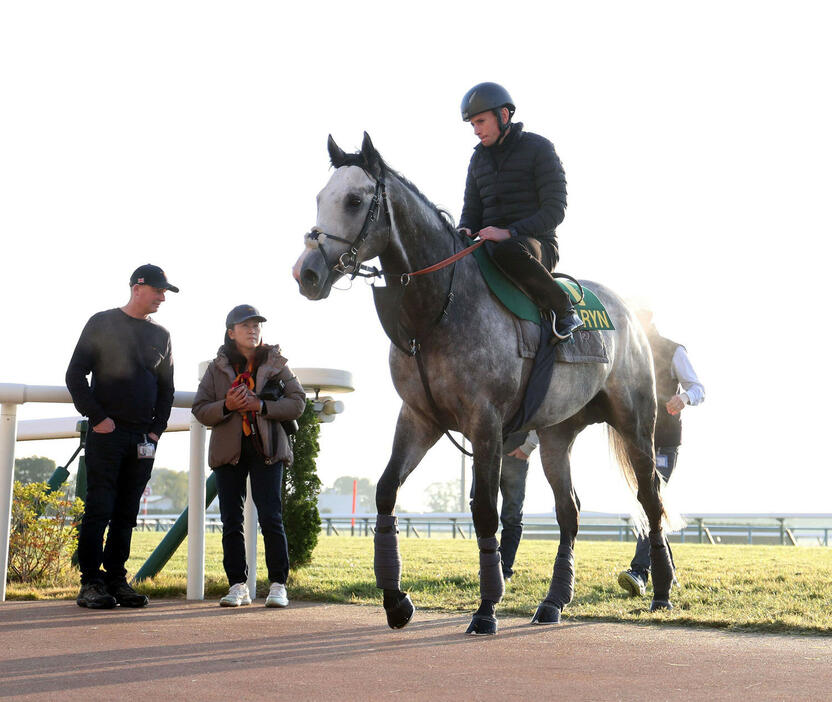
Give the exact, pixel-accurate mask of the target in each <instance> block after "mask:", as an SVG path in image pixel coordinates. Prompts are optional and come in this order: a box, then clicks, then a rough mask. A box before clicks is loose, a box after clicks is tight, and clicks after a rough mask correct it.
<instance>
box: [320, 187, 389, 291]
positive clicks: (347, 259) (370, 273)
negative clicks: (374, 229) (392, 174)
mask: <svg viewBox="0 0 832 702" xmlns="http://www.w3.org/2000/svg"><path fill="white" fill-rule="evenodd" d="M368 175H369V174H368ZM382 205H384V217H385V219H386V220H387V227H388V228H390V226H391V222H390V208H389V206H388V204H387V187H386V185H385V183H384V180H383V179H381V178H378V179H377V180H376V189H375V192H374V193H373V199H372V200H371V201H370V209H369V210H367V216H366V217H365V218H364V224H363V225H362V226H361V231H360V232H358V236H357V237H355V239H354V240H352V241H350V240H349V239H344V238H343V237H340V236H336V235H335V234H329V233H328V232H324V231H321V230H320V229H312V230H311V231H309V232H308V233H307V234H306V235H305V236H304V240H305V242H306V244H307V246H309V248H318V249H320V251H321V256H323V259H324V263H325V264H326V267H327V270H328V271H329V272H330V273H340V274H341V275H349V276H351V279H354V278H355V277H356V276H361V277H362V278H374V277H377V276H378V275H379V271H378V270H377V269H376V268H374V267H372V266H365V265H364V264H361V263H358V249H360V248H361V245H362V244H363V243H364V240H365V239H366V238H367V236H368V235H369V233H370V225H371V224H373V223H374V222H375V221H376V220H377V219H378V215H379V211H380V210H381V206H382ZM321 237H325V238H327V239H332V240H333V241H339V242H341V243H342V244H347V245H348V246H349V247H350V248H349V251H345V252H344V253H342V254H341V255H340V256H339V257H338V260H337V261H335V262H334V263H332V262H331V261H330V258H329V256H328V255H327V252H326V249H325V248H324V245H323V242H322V241H321ZM312 242H314V243H312Z"/></svg>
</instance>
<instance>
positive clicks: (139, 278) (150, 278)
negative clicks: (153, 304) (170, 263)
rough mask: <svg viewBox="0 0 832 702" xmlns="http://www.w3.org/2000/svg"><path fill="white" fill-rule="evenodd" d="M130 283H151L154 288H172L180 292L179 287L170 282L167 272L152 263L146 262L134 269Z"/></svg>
mask: <svg viewBox="0 0 832 702" xmlns="http://www.w3.org/2000/svg"><path fill="white" fill-rule="evenodd" d="M130 285H131V287H132V286H133V285H149V286H151V287H153V288H161V289H162V290H170V291H171V292H175V293H178V292H179V288H177V287H176V286H175V285H171V284H170V283H169V282H168V277H167V276H166V275H165V272H164V271H163V270H162V269H161V268H159V266H154V265H153V264H152V263H145V264H144V265H143V266H139V267H138V268H137V269H136V270H134V271H133V275H131V276H130Z"/></svg>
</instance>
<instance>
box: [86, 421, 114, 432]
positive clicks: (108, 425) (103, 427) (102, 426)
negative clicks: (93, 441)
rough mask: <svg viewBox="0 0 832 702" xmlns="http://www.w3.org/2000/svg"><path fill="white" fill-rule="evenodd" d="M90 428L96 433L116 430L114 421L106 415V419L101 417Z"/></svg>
mask: <svg viewBox="0 0 832 702" xmlns="http://www.w3.org/2000/svg"><path fill="white" fill-rule="evenodd" d="M92 430H93V431H94V432H95V433H96V434H109V433H110V432H113V431H115V430H116V423H115V422H114V421H113V420H112V419H110V418H109V417H107V419H102V420H101V421H100V422H99V423H98V424H96V425H95V426H94V427H93V428H92Z"/></svg>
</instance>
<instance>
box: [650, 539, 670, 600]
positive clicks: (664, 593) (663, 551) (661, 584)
mask: <svg viewBox="0 0 832 702" xmlns="http://www.w3.org/2000/svg"><path fill="white" fill-rule="evenodd" d="M650 572H651V575H652V576H653V599H655V600H667V599H669V597H670V586H671V584H672V583H673V564H672V563H671V561H670V552H669V551H668V548H667V543H666V542H665V540H664V534H663V533H662V531H661V529H660V530H658V531H651V532H650Z"/></svg>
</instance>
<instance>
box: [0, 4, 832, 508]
mask: <svg viewBox="0 0 832 702" xmlns="http://www.w3.org/2000/svg"><path fill="white" fill-rule="evenodd" d="M401 8H406V9H401ZM829 12H830V11H829V10H828V8H827V7H826V5H825V4H824V3H822V2H816V3H813V2H799V1H798V2H790V3H785V2H782V3H771V2H735V3H727V2H722V1H720V2H699V3H696V4H693V5H691V4H678V3H667V2H632V3H620V2H598V3H557V2H550V3H546V4H545V5H544V4H542V3H536V2H535V3H527V2H515V3H510V4H506V3H503V2H500V3H492V2H479V3H473V4H472V3H465V4H459V5H458V6H457V5H455V4H453V3H446V2H442V3H440V2H435V1H433V0H429V1H425V2H420V3H407V4H403V5H393V4H390V3H389V2H358V3H337V4H336V3H326V4H321V3H280V4H278V3H262V2H261V3H257V2H250V3H240V4H233V5H229V4H227V3H217V2H198V3H197V2H169V1H165V2H143V3H131V4H128V3H113V2H109V1H107V2H74V3H65V2H52V3H48V2H36V1H32V2H26V3H4V4H3V6H2V10H0V96H2V108H0V227H1V229H0V231H1V232H2V251H3V254H4V255H3V274H2V277H0V300H2V303H1V304H2V322H3V328H4V330H5V332H4V334H3V340H4V343H3V344H0V382H15V383H27V384H33V385H39V384H43V385H58V384H61V383H63V377H64V371H65V368H66V364H67V362H68V360H69V357H70V355H71V353H72V349H73V348H74V345H75V342H76V340H77V337H78V334H79V333H80V331H81V328H82V327H83V325H84V323H85V321H86V320H87V319H88V318H89V316H90V315H92V314H93V313H95V312H96V311H98V310H102V309H106V308H109V307H116V306H120V305H122V304H124V303H125V302H126V301H127V298H128V278H129V275H130V272H131V271H132V270H133V269H134V268H135V267H136V266H137V265H139V264H141V263H145V262H148V261H150V262H153V263H156V264H159V265H161V266H162V267H163V268H164V269H165V270H166V271H167V273H168V276H169V278H170V280H171V281H172V282H173V283H174V284H176V285H178V286H180V287H181V289H182V292H181V294H179V295H173V294H171V295H169V297H168V301H167V302H166V303H165V304H164V305H163V306H162V308H161V310H160V312H159V314H158V315H157V317H156V319H157V321H159V322H160V323H161V324H163V325H164V326H165V327H167V328H168V329H169V330H170V332H171V335H172V339H173V346H174V355H175V361H176V384H177V387H178V388H179V389H182V390H193V389H195V387H196V380H197V377H196V376H197V367H198V364H199V362H200V361H202V360H207V359H209V358H212V357H213V354H214V352H215V351H216V349H217V347H218V345H219V343H220V341H221V338H222V334H223V323H224V318H225V315H226V313H227V312H228V310H229V309H230V308H231V307H232V306H234V305H236V304H239V303H241V302H248V303H251V304H254V305H256V306H258V307H259V308H260V310H261V311H262V312H263V314H265V316H267V317H268V318H269V323H268V324H267V325H266V326H265V329H264V337H265V339H266V341H268V342H270V343H275V342H277V343H280V344H281V346H282V347H283V350H284V352H285V354H286V355H287V356H288V358H289V362H290V365H294V366H297V367H301V366H320V367H333V368H342V369H346V370H350V371H352V373H353V375H354V380H355V384H356V392H354V393H352V394H350V395H345V396H343V397H342V398H341V399H343V400H344V402H345V405H346V409H345V412H344V414H342V415H340V416H339V417H338V418H337V420H336V421H335V422H334V423H332V424H328V425H325V426H324V427H323V429H322V433H321V446H322V453H321V456H320V459H319V464H318V465H319V471H320V476H321V479H322V480H323V481H324V483H325V484H327V485H330V484H332V481H333V480H334V479H335V478H336V477H338V476H339V475H345V474H353V475H358V476H362V477H368V478H370V479H371V480H373V481H375V480H377V479H378V477H379V475H380V474H381V472H382V470H383V469H384V466H385V465H386V463H387V459H388V455H389V450H390V446H391V442H392V435H393V427H394V424H395V420H396V416H397V413H398V407H399V399H398V397H397V396H396V394H395V391H394V390H393V387H392V383H391V381H390V376H389V372H388V369H387V351H388V344H387V341H386V338H385V337H384V334H383V332H382V330H381V327H380V325H379V323H378V320H377V318H376V317H375V313H374V309H373V306H372V299H371V295H370V291H369V290H368V289H366V286H365V284H364V283H362V282H358V281H357V282H356V283H355V284H354V285H353V287H352V289H351V290H348V291H334V292H333V294H332V295H331V296H330V298H329V299H328V300H326V301H321V302H310V301H307V300H306V299H305V298H303V297H301V296H300V294H299V293H298V291H297V286H296V284H295V282H294V281H293V280H292V278H291V274H290V269H291V266H292V263H293V262H294V261H295V259H296V258H297V256H298V255H299V254H300V252H301V250H302V237H303V234H304V232H306V231H308V230H309V228H310V227H311V226H312V225H313V224H314V222H315V195H316V194H317V192H318V191H319V190H320V189H321V188H322V187H323V186H324V185H325V183H326V181H327V179H328V178H329V175H330V172H331V171H330V169H329V163H328V156H327V152H326V138H327V134H330V133H332V135H333V136H334V137H335V139H336V140H337V141H338V143H339V144H340V145H341V146H342V147H343V148H344V149H345V150H352V149H355V148H357V147H358V146H359V145H360V143H361V137H362V132H363V131H364V130H367V131H368V132H369V133H370V135H371V136H372V138H373V141H374V143H375V145H376V146H377V148H378V149H379V151H380V152H381V153H382V155H383V156H384V157H385V159H386V160H387V161H388V162H389V163H390V164H391V165H393V167H395V168H397V169H398V170H400V171H401V172H403V173H404V174H405V175H406V176H407V177H408V178H410V179H411V180H412V181H413V182H414V183H416V184H417V185H418V186H419V187H420V189H421V190H422V191H423V192H424V193H425V194H426V195H427V196H428V197H430V198H431V199H432V200H433V201H434V202H435V203H436V204H437V205H440V206H442V207H445V208H447V209H448V210H450V211H451V212H452V213H453V215H454V216H455V217H458V216H459V212H460V208H461V204H462V190H463V185H464V179H465V171H466V167H467V163H468V159H469V157H470V152H471V149H472V147H473V146H474V145H475V139H474V136H473V134H472V133H471V128H470V126H469V125H466V124H464V123H462V122H461V120H460V117H459V102H460V99H461V97H462V95H463V94H464V92H465V91H466V90H467V89H468V88H469V87H471V86H472V85H473V84H475V83H478V82H480V81H483V80H494V81H498V82H500V83H502V84H504V85H505V86H506V87H507V88H508V89H509V91H510V92H511V94H512V96H513V97H514V100H515V102H516V103H517V106H518V109H517V114H516V119H517V120H519V121H522V122H524V124H525V126H526V128H527V129H529V130H531V131H535V132H539V133H541V134H543V135H545V136H547V137H548V138H549V139H551V140H552V141H553V142H554V143H555V147H556V149H557V151H558V153H559V155H560V156H561V158H562V160H563V162H564V165H565V168H566V175H567V180H568V182H569V207H568V211H567V215H566V220H565V223H564V224H563V226H562V227H560V228H559V230H558V235H559V239H560V242H561V268H562V270H564V271H567V272H569V273H571V274H573V275H576V276H578V277H582V278H588V279H595V280H598V281H601V282H603V283H605V284H607V285H609V286H610V287H612V288H613V289H615V290H616V291H618V292H619V293H620V294H622V295H624V296H634V295H638V296H640V297H643V298H645V297H646V298H649V299H651V300H652V302H653V306H654V309H655V311H656V321H657V324H658V326H659V329H660V330H661V331H662V332H663V333H664V334H665V335H667V336H669V337H671V338H673V339H675V340H677V341H679V342H682V343H684V344H685V345H686V346H687V348H688V352H689V354H690V357H691V359H692V360H693V363H694V366H695V368H696V370H697V372H698V373H699V375H700V378H701V379H702V381H703V383H704V385H705V387H706V390H707V400H706V402H705V404H704V405H702V406H700V407H696V408H689V409H687V410H685V413H684V420H685V435H684V444H683V447H682V451H681V454H680V460H679V466H678V468H677V472H676V474H675V475H674V478H673V480H672V481H671V483H670V485H669V494H670V496H672V497H673V501H674V505H675V506H676V507H677V508H679V509H680V510H682V511H685V512H716V511H726V512H751V511H755V512H765V511H793V512H794V511H801V512H817V511H825V512H829V511H830V504H829V495H830V494H832V470H830V467H831V466H830V460H829V455H828V451H827V450H826V441H825V439H824V437H825V435H826V431H827V427H826V417H825V415H824V412H825V410H824V409H823V408H824V406H825V404H826V380H827V378H826V373H825V370H826V368H827V367H828V358H827V357H828V354H829V351H828V348H829V337H830V334H829V331H828V323H827V318H828V316H829V311H828V309H826V308H825V305H824V303H825V302H826V299H827V296H826V295H825V294H824V292H825V286H824V283H823V281H824V279H826V273H827V260H828V254H829V253H830V243H829V241H830V235H831V234H832V231H830V229H832V228H831V227H830V215H829V201H830V192H832V166H831V165H830V164H832V129H830V125H832V97H830V95H831V94H830V90H829V67H830V66H831V65H832V49H831V48H830V43H829V32H828V29H829V26H830V23H829V19H830V16H829ZM73 412H74V409H72V408H70V407H69V406H68V405H51V406H43V405H41V406H38V405H34V404H28V405H25V406H23V407H22V408H21V409H20V411H19V414H18V418H19V420H25V419H32V418H40V417H50V416H68V415H70V414H72V413H73ZM73 447H74V442H73V441H54V442H48V443H47V442H36V443H35V442H33V443H25V444H24V443H22V444H18V454H17V455H18V456H26V455H31V454H34V453H37V454H42V455H48V456H50V457H52V458H54V459H55V460H56V461H58V462H59V463H60V462H62V461H65V460H66V459H67V458H68V457H69V455H70V454H71V452H72V450H73ZM187 447H188V442H187V436H186V435H185V434H178V435H170V436H168V437H165V438H164V439H163V441H162V443H161V445H160V448H159V453H158V458H157V466H164V467H170V468H181V469H184V468H186V466H187V454H188V448H187ZM459 472H460V458H459V454H458V453H457V452H456V450H455V449H453V447H452V446H451V445H450V443H449V442H448V441H447V440H446V439H443V440H442V441H441V442H440V443H439V444H437V446H436V447H435V448H434V449H433V450H432V451H431V452H430V453H429V455H428V456H427V458H426V459H425V460H424V461H423V463H422V465H421V466H420V467H419V468H418V469H417V470H416V472H415V473H414V474H413V475H412V476H411V477H410V479H409V480H408V482H407V483H406V484H405V486H404V487H403V489H402V491H401V493H400V498H399V502H400V504H402V505H403V506H404V507H406V508H408V509H410V510H417V509H421V508H423V507H424V502H423V499H424V492H425V490H426V488H427V486H428V485H429V484H430V483H432V482H437V481H446V480H452V479H457V478H458V476H459ZM573 473H574V480H575V483H576V486H577V490H578V493H579V495H580V497H581V501H582V505H583V507H584V509H588V510H609V511H626V510H628V509H629V506H630V501H629V499H628V496H627V494H626V491H625V489H624V488H623V487H622V481H621V479H620V478H619V476H618V474H617V469H616V468H614V466H613V465H612V464H611V462H610V459H609V457H608V451H607V444H606V437H605V436H604V434H603V433H602V432H601V431H599V430H597V428H595V429H593V430H588V431H586V432H585V435H582V436H581V437H580V438H579V439H578V442H577V444H576V446H575V450H574V453H573ZM552 504H553V500H552V497H551V491H550V490H549V488H548V486H547V485H546V483H545V479H544V478H543V474H542V471H541V469H540V464H539V460H538V459H537V458H536V457H535V459H534V461H533V465H532V470H531V474H530V478H529V489H528V498H527V504H526V509H527V511H531V512H537V511H547V510H550V509H551V508H552Z"/></svg>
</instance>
